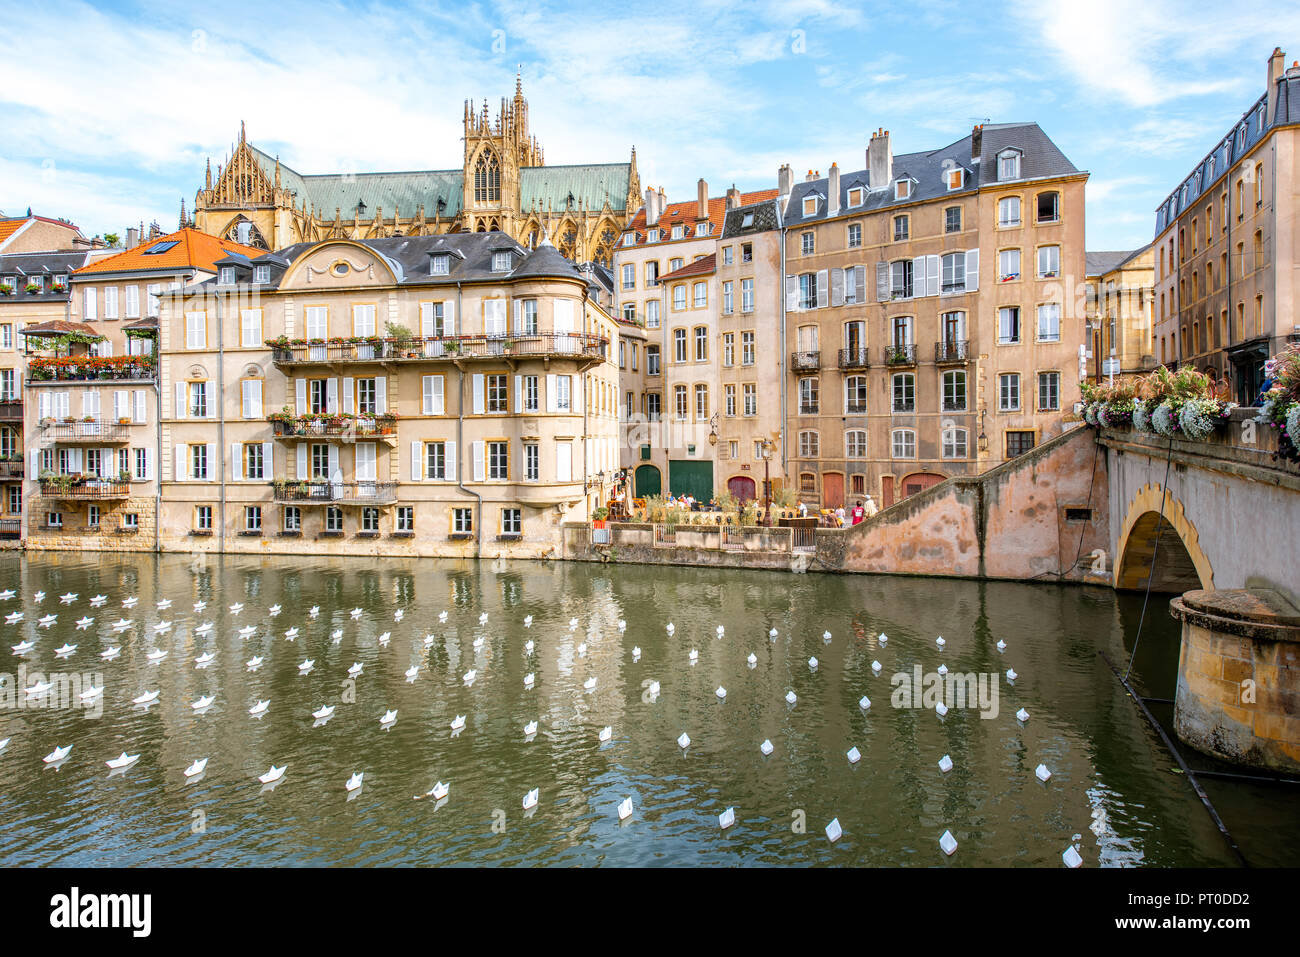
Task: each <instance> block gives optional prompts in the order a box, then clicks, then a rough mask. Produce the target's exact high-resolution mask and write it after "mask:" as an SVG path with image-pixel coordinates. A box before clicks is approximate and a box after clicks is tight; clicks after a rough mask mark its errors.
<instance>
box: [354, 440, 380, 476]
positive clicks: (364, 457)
mask: <svg viewBox="0 0 1300 957" xmlns="http://www.w3.org/2000/svg"><path fill="white" fill-rule="evenodd" d="M377 459H378V456H377V454H376V450H375V443H374V442H358V443H357V444H356V457H355V459H354V462H355V466H354V468H353V477H354V478H355V479H356V480H357V481H358V482H373V481H375V477H376V475H377V474H378V473H377V471H376V464H377Z"/></svg>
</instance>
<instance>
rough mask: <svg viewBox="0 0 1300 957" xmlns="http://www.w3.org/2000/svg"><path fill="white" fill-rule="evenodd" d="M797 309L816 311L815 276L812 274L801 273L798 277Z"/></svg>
mask: <svg viewBox="0 0 1300 957" xmlns="http://www.w3.org/2000/svg"><path fill="white" fill-rule="evenodd" d="M799 308H800V309H816V308H817V274H816V273H813V272H806V273H802V274H801V275H800V276H799Z"/></svg>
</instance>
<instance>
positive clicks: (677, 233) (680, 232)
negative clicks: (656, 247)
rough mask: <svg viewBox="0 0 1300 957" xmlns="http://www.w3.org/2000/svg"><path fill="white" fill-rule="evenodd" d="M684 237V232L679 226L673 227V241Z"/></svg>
mask: <svg viewBox="0 0 1300 957" xmlns="http://www.w3.org/2000/svg"><path fill="white" fill-rule="evenodd" d="M684 235H686V230H685V229H684V228H683V227H682V226H681V225H680V224H679V225H677V226H674V227H673V239H681V238H682V237H683V236H684Z"/></svg>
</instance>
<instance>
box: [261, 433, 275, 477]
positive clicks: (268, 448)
mask: <svg viewBox="0 0 1300 957" xmlns="http://www.w3.org/2000/svg"><path fill="white" fill-rule="evenodd" d="M274 466H275V446H274V445H273V444H272V443H271V440H270V439H267V440H265V441H264V442H262V478H264V479H272V478H275V467H274Z"/></svg>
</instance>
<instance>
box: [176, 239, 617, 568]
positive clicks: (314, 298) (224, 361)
mask: <svg viewBox="0 0 1300 957" xmlns="http://www.w3.org/2000/svg"><path fill="white" fill-rule="evenodd" d="M216 265H217V268H218V273H217V275H216V277H215V278H214V279H211V280H208V281H206V282H204V283H203V284H202V285H201V286H199V287H197V288H194V289H187V290H182V291H179V292H175V293H171V294H168V295H164V297H163V301H162V313H161V319H160V327H159V352H160V384H161V394H162V429H161V434H162V439H161V445H162V451H161V459H160V461H161V469H160V472H159V475H160V479H161V495H162V509H163V513H162V522H161V524H162V527H163V532H162V543H161V544H162V547H163V548H164V549H177V550H213V551H236V552H248V551H256V552H282V553H283V552H297V553H304V552H312V553H318V552H321V551H328V552H329V553H332V554H380V553H382V554H385V555H394V554H398V555H401V554H406V555H430V556H435V555H441V556H464V557H478V556H496V555H516V556H522V557H540V556H544V555H547V554H551V553H553V552H554V551H555V550H556V549H557V548H558V545H559V542H560V526H561V524H562V523H563V522H566V521H585V520H587V519H588V518H589V517H590V515H591V513H592V510H593V509H594V508H595V507H596V506H597V505H598V504H599V503H600V502H602V501H603V499H604V497H605V495H606V490H607V488H608V487H609V486H610V484H611V483H612V481H613V478H614V473H615V471H616V470H617V468H618V449H617V446H618V413H619V377H618V372H619V370H618V366H617V363H616V361H615V359H614V357H613V356H612V355H611V347H612V346H613V345H615V344H616V343H617V341H618V338H619V337H618V329H617V327H616V324H615V322H614V320H613V318H612V317H611V316H610V315H609V313H608V312H606V311H605V310H604V309H603V308H601V307H600V305H599V304H598V302H597V301H596V299H594V298H593V297H592V295H591V292H592V290H591V288H590V285H591V282H592V281H593V277H592V276H591V274H590V272H589V271H587V272H584V271H583V270H582V269H580V268H578V267H575V266H574V265H573V264H572V263H570V262H568V261H567V260H566V259H564V257H562V256H561V255H560V253H559V252H558V250H556V248H555V247H554V245H552V244H551V243H550V242H549V240H545V241H543V242H542V243H541V244H540V245H539V246H538V248H537V249H535V250H532V251H529V250H528V249H525V248H524V247H523V246H522V245H520V244H519V243H518V242H517V241H515V240H514V239H511V238H510V237H509V236H507V235H505V234H503V233H497V232H489V233H454V234H450V235H440V236H417V237H392V238H381V239H372V240H365V241H357V240H343V239H338V240H327V241H322V242H317V243H303V244H297V245H293V246H289V247H287V248H285V249H282V250H279V251H277V252H266V251H260V250H252V251H246V252H242V253H239V254H235V255H230V256H228V257H226V258H224V259H222V260H220V261H219V262H218V263H217V264H216Z"/></svg>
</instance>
